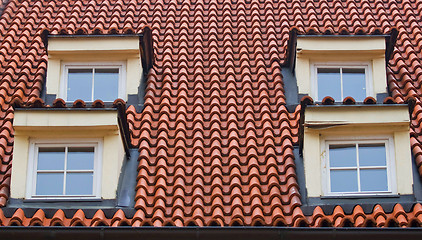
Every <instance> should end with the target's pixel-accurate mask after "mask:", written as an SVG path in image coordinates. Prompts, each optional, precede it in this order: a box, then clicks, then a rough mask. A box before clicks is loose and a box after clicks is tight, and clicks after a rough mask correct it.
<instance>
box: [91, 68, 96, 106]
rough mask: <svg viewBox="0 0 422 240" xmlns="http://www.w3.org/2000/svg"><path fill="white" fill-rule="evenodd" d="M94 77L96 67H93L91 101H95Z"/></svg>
mask: <svg viewBox="0 0 422 240" xmlns="http://www.w3.org/2000/svg"><path fill="white" fill-rule="evenodd" d="M94 78H95V68H94V67H93V68H92V85H91V101H92V102H93V101H94Z"/></svg>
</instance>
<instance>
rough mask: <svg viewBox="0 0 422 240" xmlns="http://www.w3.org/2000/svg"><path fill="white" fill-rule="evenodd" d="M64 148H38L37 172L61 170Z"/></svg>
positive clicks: (62, 167)
mask: <svg viewBox="0 0 422 240" xmlns="http://www.w3.org/2000/svg"><path fill="white" fill-rule="evenodd" d="M64 155H65V148H64V147H40V148H39V149H38V164H37V169H38V170H63V169H64Z"/></svg>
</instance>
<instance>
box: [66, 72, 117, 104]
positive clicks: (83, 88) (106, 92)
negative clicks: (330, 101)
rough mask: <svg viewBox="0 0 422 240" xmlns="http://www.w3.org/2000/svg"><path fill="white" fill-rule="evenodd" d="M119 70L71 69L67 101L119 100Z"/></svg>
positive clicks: (68, 77)
mask: <svg viewBox="0 0 422 240" xmlns="http://www.w3.org/2000/svg"><path fill="white" fill-rule="evenodd" d="M119 78H120V69H119V68H100V67H93V68H71V69H68V72H67V89H66V92H67V101H75V100H77V99H82V100H84V101H90V102H92V101H95V100H97V99H100V100H102V101H104V102H113V101H114V100H116V99H117V98H118V91H119Z"/></svg>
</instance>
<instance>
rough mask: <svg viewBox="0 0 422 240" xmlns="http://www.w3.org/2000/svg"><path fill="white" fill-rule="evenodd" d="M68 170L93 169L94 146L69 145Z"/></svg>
mask: <svg viewBox="0 0 422 240" xmlns="http://www.w3.org/2000/svg"><path fill="white" fill-rule="evenodd" d="M67 169H68V170H93V169H94V147H69V149H68V154H67Z"/></svg>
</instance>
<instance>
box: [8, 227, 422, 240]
mask: <svg viewBox="0 0 422 240" xmlns="http://www.w3.org/2000/svg"><path fill="white" fill-rule="evenodd" d="M421 234H422V229H420V228H332V227H327V228H289V227H183V228H179V227H139V228H133V227H118V228H116V227H42V228H40V227H2V229H1V231H0V236H1V237H2V239H32V240H38V239H79V240H83V239H98V240H106V239H154V240H160V239H163V240H164V239H166V240H167V239H173V240H179V239H180V240H215V239H220V240H225V239H227V240H232V239H242V240H260V239H266V240H309V239H313V240H320V239H321V240H327V239H334V240H335V239H341V240H355V239H357V238H358V239H360V240H366V239H368V240H381V239H382V240H384V239H406V240H413V239H415V240H416V239H420V237H421Z"/></svg>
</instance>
